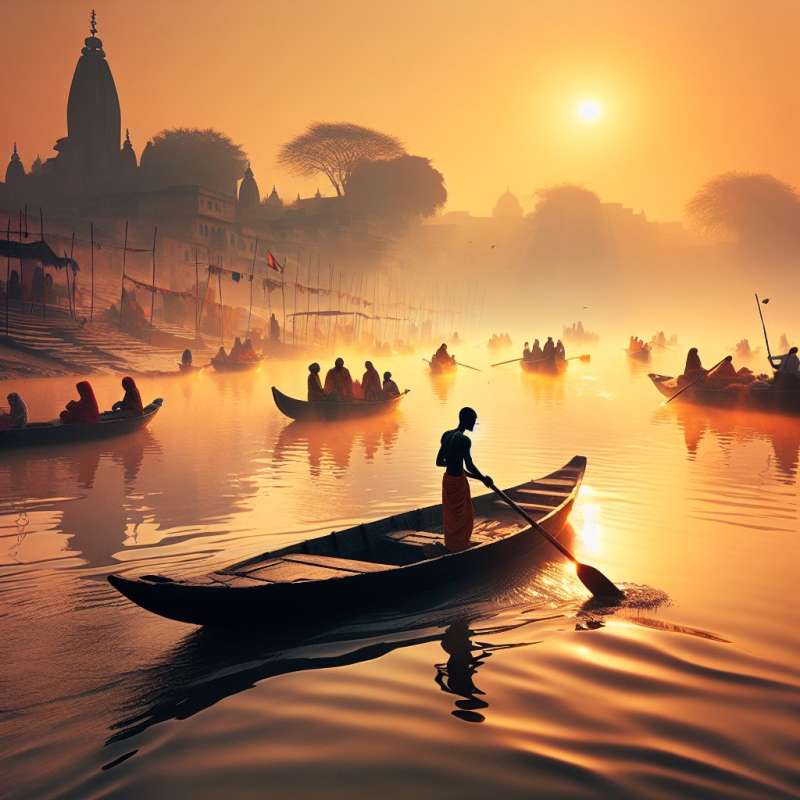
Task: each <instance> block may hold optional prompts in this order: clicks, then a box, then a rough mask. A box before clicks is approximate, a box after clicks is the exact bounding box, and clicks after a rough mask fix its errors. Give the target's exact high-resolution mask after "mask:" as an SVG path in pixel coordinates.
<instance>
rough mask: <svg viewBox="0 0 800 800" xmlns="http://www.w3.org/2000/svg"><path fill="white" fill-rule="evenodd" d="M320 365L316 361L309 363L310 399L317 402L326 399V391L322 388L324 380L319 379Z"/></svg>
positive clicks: (311, 401)
mask: <svg viewBox="0 0 800 800" xmlns="http://www.w3.org/2000/svg"><path fill="white" fill-rule="evenodd" d="M319 371H320V366H319V364H318V363H317V362H316V361H315V362H314V363H313V364H309V365H308V401H309V402H310V403H316V402H318V401H320V400H325V391H324V390H323V388H322V381H320V379H319Z"/></svg>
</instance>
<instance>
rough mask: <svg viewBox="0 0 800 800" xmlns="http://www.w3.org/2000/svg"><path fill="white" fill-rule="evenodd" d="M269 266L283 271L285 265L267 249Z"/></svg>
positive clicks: (277, 270) (276, 270)
mask: <svg viewBox="0 0 800 800" xmlns="http://www.w3.org/2000/svg"><path fill="white" fill-rule="evenodd" d="M267 266H268V267H269V268H270V269H274V270H275V272H283V267H282V266H281V265H280V264H279V263H278V259H277V258H275V256H274V255H272V253H271V252H270V251H269V250H267Z"/></svg>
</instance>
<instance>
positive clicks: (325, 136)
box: [278, 122, 405, 197]
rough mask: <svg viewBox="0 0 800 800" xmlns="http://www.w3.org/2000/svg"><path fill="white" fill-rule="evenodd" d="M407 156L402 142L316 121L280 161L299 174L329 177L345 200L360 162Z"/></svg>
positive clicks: (351, 126)
mask: <svg viewBox="0 0 800 800" xmlns="http://www.w3.org/2000/svg"><path fill="white" fill-rule="evenodd" d="M404 154H405V150H404V148H403V145H402V143H401V142H400V141H399V140H398V139H396V138H395V137H394V136H390V135H388V134H386V133H380V132H379V131H375V130H372V129H371V128H364V127H362V126H361V125H354V124H352V123H350V122H314V123H312V124H311V125H309V126H308V129H307V130H306V131H305V132H304V133H301V134H300V135H299V136H296V137H295V138H294V139H292V140H291V141H290V142H287V143H286V144H285V145H283V147H282V148H281V150H280V152H279V154H278V161H279V162H280V163H281V164H282V165H283V166H285V167H288V168H289V169H290V170H292V171H293V172H294V173H295V174H297V175H316V174H319V173H321V174H323V175H325V176H326V177H327V178H328V180H329V181H330V182H331V185H332V186H333V188H334V189H335V190H336V194H337V195H338V196H339V197H341V196H342V195H344V194H345V193H346V191H347V187H348V184H349V182H350V177H351V176H352V174H353V170H354V168H355V166H356V164H358V163H359V162H360V161H365V160H367V161H377V160H380V159H388V158H396V157H397V156H401V155H404Z"/></svg>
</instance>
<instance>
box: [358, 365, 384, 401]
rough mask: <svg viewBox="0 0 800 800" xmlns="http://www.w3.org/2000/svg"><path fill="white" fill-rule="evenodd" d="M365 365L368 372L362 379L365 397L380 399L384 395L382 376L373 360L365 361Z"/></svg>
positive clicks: (367, 398)
mask: <svg viewBox="0 0 800 800" xmlns="http://www.w3.org/2000/svg"><path fill="white" fill-rule="evenodd" d="M364 367H365V368H366V372H365V373H364V377H363V378H362V379H361V388H362V389H363V391H364V399H365V400H370V401H374V400H380V399H381V396H382V392H381V376H380V375H379V374H378V370H376V369H375V367H374V366H373V365H372V362H371V361H365V362H364Z"/></svg>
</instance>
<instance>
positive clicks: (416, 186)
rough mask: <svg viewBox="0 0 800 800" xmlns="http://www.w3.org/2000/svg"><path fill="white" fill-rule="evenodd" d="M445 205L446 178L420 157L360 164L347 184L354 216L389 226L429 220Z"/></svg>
mask: <svg viewBox="0 0 800 800" xmlns="http://www.w3.org/2000/svg"><path fill="white" fill-rule="evenodd" d="M446 201H447V189H445V187H444V176H443V175H442V173H441V172H439V171H438V170H435V169H434V168H433V167H432V166H431V162H430V161H429V160H428V159H427V158H421V157H420V156H399V157H397V158H391V159H385V160H382V161H361V162H359V163H358V164H356V165H355V167H354V169H353V172H352V175H351V176H350V179H349V181H348V184H347V203H348V206H349V208H350V209H351V210H352V211H353V212H354V213H355V214H358V215H361V216H376V217H382V218H383V219H384V220H385V221H387V222H396V223H403V222H407V221H408V220H410V219H412V218H414V217H429V216H431V214H433V213H434V212H435V211H436V210H437V209H438V208H441V207H442V206H443V205H444V204H445V202H446Z"/></svg>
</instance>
